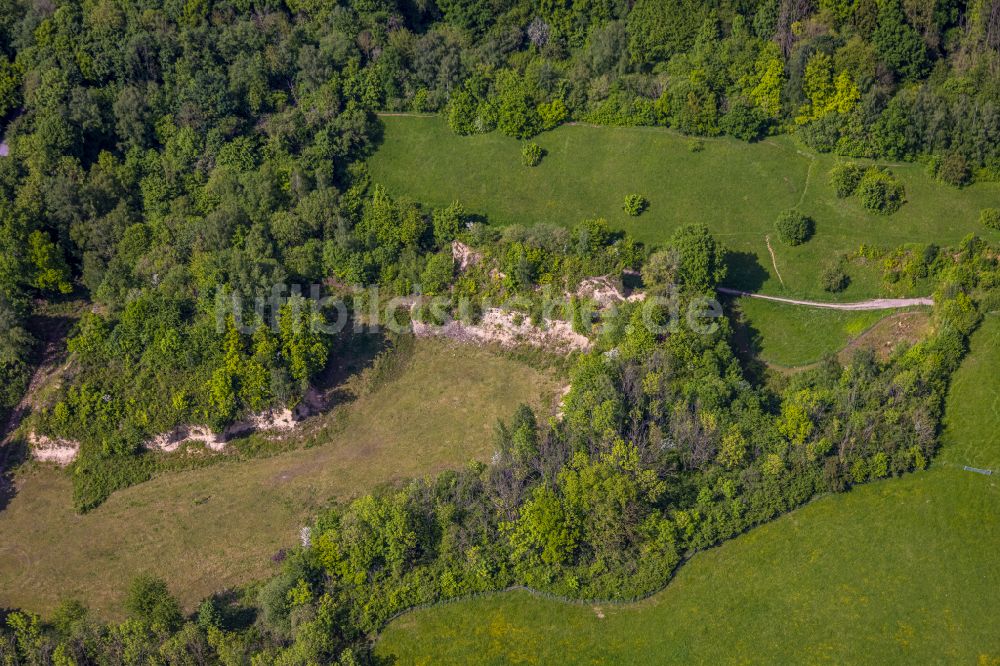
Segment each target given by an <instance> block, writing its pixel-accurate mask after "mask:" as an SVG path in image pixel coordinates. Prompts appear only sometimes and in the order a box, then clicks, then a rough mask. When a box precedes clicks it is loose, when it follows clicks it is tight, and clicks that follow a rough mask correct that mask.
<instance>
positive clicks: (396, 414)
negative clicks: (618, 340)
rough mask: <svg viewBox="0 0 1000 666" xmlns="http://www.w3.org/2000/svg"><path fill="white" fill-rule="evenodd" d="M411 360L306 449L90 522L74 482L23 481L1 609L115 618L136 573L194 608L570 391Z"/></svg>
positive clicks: (549, 379) (482, 358)
mask: <svg viewBox="0 0 1000 666" xmlns="http://www.w3.org/2000/svg"><path fill="white" fill-rule="evenodd" d="M411 354H412V355H411V356H410V357H409V359H408V360H406V361H405V362H403V363H402V364H401V365H399V366H397V367H395V368H393V369H392V370H391V373H389V375H390V376H383V377H381V378H380V380H379V381H377V382H374V383H372V382H363V381H360V380H356V382H357V383H363V384H364V385H366V386H368V385H370V386H372V387H373V388H372V389H371V391H369V392H364V391H360V393H361V395H358V396H357V397H356V399H354V400H353V401H352V402H350V403H348V404H344V405H342V406H341V407H338V408H335V409H334V410H333V411H332V412H330V413H328V414H327V415H326V416H323V417H317V418H316V419H313V420H311V421H309V422H307V424H306V425H304V426H303V430H302V432H297V433H296V434H295V435H294V436H296V437H301V438H303V441H304V442H305V444H306V445H307V446H308V448H298V449H297V450H293V451H288V452H285V453H281V454H279V455H274V456H272V457H268V458H260V459H256V460H250V461H242V462H221V463H218V464H215V465H211V466H209V467H204V468H201V469H196V470H192V471H187V472H183V473H175V474H165V475H163V476H160V477H157V478H155V479H153V480H152V481H149V482H147V483H144V484H141V485H138V486H135V487H132V488H128V489H126V490H123V491H120V492H118V493H115V494H114V495H112V497H111V498H110V499H109V500H108V501H107V502H106V503H105V504H103V505H102V506H100V507H98V508H97V509H96V510H94V511H93V512H91V513H88V514H86V515H78V514H76V513H74V512H73V510H72V508H71V504H70V480H69V479H68V478H67V477H66V475H65V473H63V472H61V471H58V470H54V469H38V470H35V471H29V472H26V473H25V474H24V475H23V476H22V478H20V479H19V490H18V493H17V495H16V496H15V497H14V498H13V499H12V500H11V502H10V504H9V505H8V506H7V508H6V509H4V510H2V511H0V534H2V535H3V539H2V540H0V607H23V608H27V609H29V610H34V611H41V612H48V611H51V610H52V608H53V607H54V606H55V605H56V603H57V602H58V601H59V600H60V599H61V598H64V597H67V596H77V597H78V598H80V599H82V600H85V601H86V602H87V603H88V604H89V605H90V606H91V608H92V609H94V610H95V611H97V612H98V614H99V615H102V616H105V617H116V616H118V615H119V614H120V601H121V597H122V594H123V592H124V589H125V586H126V584H127V582H128V580H129V579H130V578H131V577H132V576H133V575H135V574H136V573H138V572H140V571H150V572H152V573H155V574H157V575H160V576H163V577H164V578H166V579H167V580H168V581H171V585H172V587H173V591H174V592H175V593H176V594H177V595H178V596H179V597H180V599H181V601H182V602H183V603H184V604H186V605H187V606H188V607H190V606H191V605H192V604H193V603H195V602H197V601H198V600H200V599H201V598H203V597H204V596H206V595H208V594H210V593H212V592H214V591H217V590H219V589H220V587H225V586H236V585H240V584H243V583H246V582H248V581H251V580H255V579H259V578H262V577H264V576H266V575H267V574H268V573H269V571H270V570H271V568H272V567H273V566H274V565H272V564H271V562H270V556H271V555H273V554H274V553H275V552H276V551H278V550H279V549H280V548H282V547H285V546H289V545H292V544H293V543H294V542H295V540H296V538H297V534H298V529H299V527H300V526H301V525H303V524H305V523H306V522H307V521H309V520H310V519H311V518H312V517H313V516H314V515H315V513H316V511H317V510H318V509H319V508H320V507H322V506H324V505H326V504H327V503H328V502H329V501H330V500H331V499H344V498H349V497H351V496H354V495H357V494H359V493H362V492H364V491H367V490H369V489H371V488H372V487H374V486H375V485H377V484H379V483H382V482H387V481H391V480H394V479H400V478H407V477H414V476H420V475H424V474H431V473H434V472H436V471H438V470H441V469H444V468H448V467H455V466H460V465H462V464H465V463H466V462H467V461H469V460H472V459H485V458H486V457H487V456H489V454H490V452H491V451H492V427H493V424H494V423H495V421H496V419H497V418H501V417H503V418H508V417H509V416H510V415H511V414H512V413H513V411H514V408H515V407H516V405H517V404H518V402H520V401H525V402H529V403H532V404H533V405H534V406H536V407H538V408H539V409H542V410H550V409H552V407H553V403H554V399H555V398H554V396H555V395H556V393H557V391H558V388H559V386H560V384H561V381H560V377H559V376H558V373H556V372H553V371H540V370H536V369H534V368H532V367H529V366H528V365H525V364H524V363H521V362H519V361H516V360H513V359H511V358H508V357H503V356H497V355H495V354H493V353H492V352H490V351H487V350H484V349H477V348H473V347H456V346H452V345H449V344H447V343H443V342H437V341H419V342H417V343H416V345H415V347H414V349H413V350H412V352H411ZM356 388H357V387H356V386H352V384H351V383H349V384H348V385H347V387H346V389H345V391H346V392H348V393H349V392H350V391H351V390H352V389H356ZM310 444H311V445H312V446H309V445H310Z"/></svg>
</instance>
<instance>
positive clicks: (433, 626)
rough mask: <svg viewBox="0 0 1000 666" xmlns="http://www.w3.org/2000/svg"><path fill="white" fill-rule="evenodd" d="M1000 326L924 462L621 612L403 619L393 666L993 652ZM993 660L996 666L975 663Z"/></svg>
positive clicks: (704, 559)
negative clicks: (934, 453)
mask: <svg viewBox="0 0 1000 666" xmlns="http://www.w3.org/2000/svg"><path fill="white" fill-rule="evenodd" d="M997 367H1000V317H997V316H992V317H990V318H989V319H988V320H987V322H986V323H985V324H984V326H983V328H982V329H981V330H980V331H979V332H978V333H976V335H975V336H974V338H973V349H972V353H971V355H970V357H969V358H968V359H967V360H966V362H965V363H964V364H963V366H962V368H961V370H960V371H959V373H958V374H957V376H956V377H955V381H954V384H953V386H952V390H951V392H950V395H949V399H948V408H947V412H948V418H947V428H946V432H945V433H944V442H945V446H944V448H943V449H942V451H941V454H940V456H939V457H938V459H937V460H936V462H935V464H934V466H933V467H932V468H931V469H930V470H928V471H926V472H919V473H916V474H911V475H908V476H906V477H903V478H900V479H891V480H886V481H882V482H879V483H874V484H869V485H866V486H862V487H860V488H857V489H855V490H852V491H851V492H849V493H846V494H843V495H833V496H826V497H823V498H820V499H819V500H817V501H815V502H813V503H811V504H809V505H808V506H806V507H804V508H802V509H800V510H798V511H795V512H793V513H791V514H789V515H786V516H784V517H783V518H781V519H779V520H776V521H774V522H772V523H769V524H767V525H764V526H763V527H760V528H757V529H754V530H753V531H751V532H749V533H748V534H746V535H744V536H741V537H739V538H737V539H735V540H733V541H730V542H727V543H725V544H723V545H722V546H720V547H718V548H715V549H712V550H710V551H706V552H703V553H699V554H697V555H696V556H695V557H694V558H693V559H692V560H691V561H690V562H689V563H687V564H685V565H684V566H683V567H681V569H680V571H679V573H678V575H677V577H676V579H675V580H674V581H673V582H671V583H670V585H669V586H668V587H667V589H666V590H664V591H663V592H660V593H658V594H656V595H654V596H653V597H651V598H650V599H648V600H646V601H644V602H641V603H637V604H626V605H612V604H589V605H576V604H569V603H562V602H557V601H551V600H546V599H540V598H536V597H534V596H532V595H530V594H527V593H524V592H513V593H504V594H499V595H493V596H488V597H482V598H478V599H468V600H464V601H459V602H455V603H452V604H446V605H442V606H439V607H436V608H431V609H423V610H419V611H415V612H413V613H410V614H407V615H404V616H403V617H401V618H400V619H398V620H397V621H396V622H394V623H393V624H391V625H390V626H389V627H388V628H387V629H386V631H385V632H384V634H383V636H382V637H381V639H380V641H379V643H378V644H377V651H378V653H379V654H380V655H382V656H386V657H388V656H393V655H394V656H396V657H397V658H398V662H397V663H400V664H413V663H418V664H432V663H433V664H450V663H468V662H469V661H472V660H474V661H476V662H477V663H486V664H508V663H525V664H529V663H538V664H553V663H630V664H643V663H649V664H660V663H692V662H695V663H719V662H722V663H952V664H973V663H976V661H977V659H979V658H980V657H982V656H983V655H986V656H988V657H992V658H993V659H996V658H998V657H1000V632H998V631H997V626H996V619H997V618H998V617H1000V595H998V594H997V593H996V592H997V590H998V589H1000V563H998V560H997V553H998V552H1000V482H998V477H997V476H996V475H994V476H992V477H989V476H982V475H979V474H973V473H970V472H966V471H963V470H962V469H961V465H963V464H975V465H978V466H980V467H991V468H993V469H997V468H998V467H1000V435H998V432H1000V404H998V397H997V396H998V395H1000V374H998V373H997V372H996V368H997ZM986 663H992V662H986Z"/></svg>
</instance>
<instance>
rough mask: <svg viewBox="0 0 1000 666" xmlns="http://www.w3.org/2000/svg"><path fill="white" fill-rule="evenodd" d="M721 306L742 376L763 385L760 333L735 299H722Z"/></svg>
mask: <svg viewBox="0 0 1000 666" xmlns="http://www.w3.org/2000/svg"><path fill="white" fill-rule="evenodd" d="M722 305H723V309H724V310H725V312H726V317H727V318H728V319H729V326H730V329H731V331H732V334H731V336H730V341H729V342H730V345H731V346H732V348H733V351H734V352H735V353H736V358H737V359H738V360H739V362H740V365H741V366H742V367H743V374H744V375H745V376H746V378H747V379H748V380H749V381H750V382H752V383H754V384H756V385H758V386H760V385H763V384H764V383H765V382H766V381H767V364H766V363H764V361H762V360H761V359H760V352H761V347H762V345H761V332H760V331H759V330H758V329H757V328H755V327H754V325H753V324H752V323H751V322H750V321H749V320H748V319H747V318H746V316H745V315H744V314H743V311H742V310H741V309H740V308H739V306H738V305H737V304H736V299H735V298H732V297H730V298H724V299H722Z"/></svg>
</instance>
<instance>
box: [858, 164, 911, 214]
mask: <svg viewBox="0 0 1000 666" xmlns="http://www.w3.org/2000/svg"><path fill="white" fill-rule="evenodd" d="M857 193H858V197H860V198H861V205H862V206H864V207H865V208H867V209H868V210H870V211H872V212H873V213H880V214H882V215H891V214H892V213H895V212H896V211H897V210H899V207H900V206H902V205H903V185H902V184H901V183H900V182H899V181H898V180H896V179H895V177H893V175H892V174H891V173H889V171H888V170H886V169H881V168H879V167H870V168H869V169H867V170H866V171H865V175H864V176H862V177H861V182H860V183H858V189H857Z"/></svg>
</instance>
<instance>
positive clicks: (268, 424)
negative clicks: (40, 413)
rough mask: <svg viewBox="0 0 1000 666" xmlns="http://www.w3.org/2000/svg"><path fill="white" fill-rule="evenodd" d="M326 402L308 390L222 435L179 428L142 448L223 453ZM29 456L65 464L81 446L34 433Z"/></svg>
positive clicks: (204, 428) (293, 421)
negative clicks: (191, 447) (236, 441)
mask: <svg viewBox="0 0 1000 666" xmlns="http://www.w3.org/2000/svg"><path fill="white" fill-rule="evenodd" d="M324 403H325V401H324V400H323V396H322V395H321V394H320V393H319V391H317V390H315V389H312V388H310V389H309V391H307V392H306V394H305V396H303V397H302V400H301V401H300V402H299V403H298V404H297V405H296V406H295V409H288V408H274V409H268V410H265V411H263V412H261V413H259V414H253V415H252V416H249V417H247V418H245V419H243V420H241V421H236V422H235V423H231V424H229V425H228V426H227V427H226V429H225V430H223V431H222V432H221V433H217V432H213V431H212V429H211V428H209V427H208V426H204V425H182V426H178V427H176V428H174V429H173V430H171V431H170V432H165V433H161V434H159V435H157V436H156V437H153V438H152V439H150V440H149V441H147V442H146V443H145V444H144V446H145V447H146V448H147V449H149V450H151V451H164V452H167V453H169V452H171V451H176V450H178V449H179V448H181V447H182V446H184V445H186V444H190V443H200V444H204V445H205V446H206V447H207V448H208V449H211V450H212V451H223V450H225V448H226V442H228V441H229V440H230V439H232V438H234V437H239V436H241V435H249V434H250V433H254V432H264V431H276V432H281V431H287V430H292V429H293V428H295V427H296V426H298V424H299V422H300V421H302V420H303V419H305V418H307V417H309V416H312V415H313V414H315V413H316V412H319V411H321V410H322V409H323V408H324V406H325V405H324ZM28 443H29V444H30V445H31V454H32V456H34V458H35V459H36V460H39V461H41V462H54V463H56V464H58V465H68V464H70V463H71V462H73V460H75V459H76V456H77V454H78V453H79V452H80V443H79V442H74V441H72V440H68V439H54V438H51V437H47V436H45V435H39V434H37V433H35V432H31V433H29V434H28Z"/></svg>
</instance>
